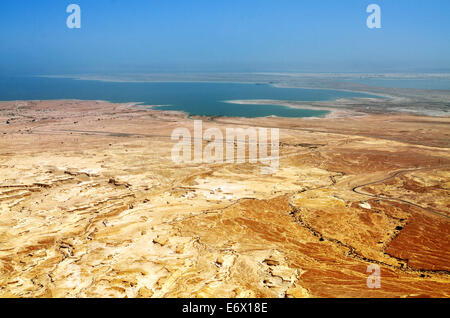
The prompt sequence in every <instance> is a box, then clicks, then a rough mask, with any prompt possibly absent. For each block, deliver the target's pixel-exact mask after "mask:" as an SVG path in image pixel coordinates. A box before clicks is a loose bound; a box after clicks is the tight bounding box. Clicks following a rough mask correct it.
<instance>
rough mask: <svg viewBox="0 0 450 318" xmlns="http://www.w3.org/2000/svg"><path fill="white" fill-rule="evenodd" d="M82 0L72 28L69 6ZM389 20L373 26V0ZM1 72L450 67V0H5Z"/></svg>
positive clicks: (0, 24)
mask: <svg viewBox="0 0 450 318" xmlns="http://www.w3.org/2000/svg"><path fill="white" fill-rule="evenodd" d="M70 3H76V4H78V5H79V6H80V7H81V21H82V24H81V29H69V28H67V26H66V20H67V17H68V16H69V13H66V7H67V6H68V5H69V4H70ZM371 3H376V4H378V5H379V6H380V7H381V21H382V28H381V29H369V28H368V27H367V26H366V19H367V17H368V16H369V15H370V14H369V13H366V8H367V6H368V5H369V4H371ZM1 6H2V10H1V18H0V29H1V30H2V31H1V33H0V43H2V45H1V46H0V74H19V75H42V74H81V73H95V74H104V73H152V72H314V73H327V72H332V73H336V72H342V73H360V72H362V73H388V72H419V73H423V72H429V73H432V72H449V71H450V37H449V34H450V33H449V30H450V20H449V19H448V18H447V17H446V14H447V12H450V2H448V1H442V0H433V1H423V0H422V1H421V0H414V1H411V0H409V1H406V0H399V1H395V2H392V1H386V0H374V1H362V0H350V1H345V3H342V2H337V1H330V0H326V1H320V3H318V2H316V1H302V2H300V1H283V2H282V3H280V2H279V1H268V0H258V1H256V0H249V1H235V0H231V1H230V0H228V1H222V0H217V1H205V0H198V1H189V2H186V1H167V2H161V1H140V0H131V1H121V0H115V1H113V0H98V1H95V2H94V1H87V0H78V1H74V0H73V1H59V2H55V1H51V0H43V1H39V2H32V3H30V2H29V1H25V0H18V1H4V2H2V5H1Z"/></svg>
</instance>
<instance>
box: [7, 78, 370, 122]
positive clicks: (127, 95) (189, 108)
mask: <svg viewBox="0 0 450 318" xmlns="http://www.w3.org/2000/svg"><path fill="white" fill-rule="evenodd" d="M346 97H347V98H348V97H375V96H371V95H367V94H359V93H352V92H344V91H335V90H315V89H300V88H276V87H273V86H270V85H261V84H236V83H114V82H101V81H80V80H73V79H60V78H37V77H0V100H3V101H7V100H31V99H35V100H47V99H80V100H105V101H110V102H117V103H125V102H141V103H143V104H144V105H165V106H158V107H155V108H156V109H161V110H177V111H183V112H186V113H188V114H190V115H199V116H230V117H249V118H253V117H265V116H270V115H274V116H278V117H315V116H324V115H326V114H327V113H328V112H327V111H321V110H308V109H294V108H289V107H285V106H279V105H242V104H230V103H226V102H225V101H227V100H250V99H273V100H285V101H326V100H335V99H337V98H346Z"/></svg>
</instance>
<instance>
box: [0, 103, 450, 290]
mask: <svg viewBox="0 0 450 318" xmlns="http://www.w3.org/2000/svg"><path fill="white" fill-rule="evenodd" d="M203 125H204V126H205V129H206V128H208V127H217V128H219V129H222V130H225V129H226V128H228V127H277V128H279V129H280V164H279V169H278V171H276V172H275V173H273V174H271V175H262V174H261V173H260V164H259V163H257V164H251V163H244V164H238V163H234V164H230V163H223V164H204V163H203V164H194V163H192V164H176V163H174V162H173V161H172V159H171V149H172V147H173V145H174V141H173V140H171V138H170V136H171V133H172V131H173V130H174V129H175V128H178V127H187V128H189V129H191V128H192V126H193V118H189V117H187V116H185V115H183V114H180V113H175V112H162V111H156V110H152V109H145V108H143V107H138V106H136V105H133V104H112V103H107V102H101V101H78V100H55V101H11V102H0V297H449V296H450V276H449V274H450V241H449V240H450V223H449V217H450V149H449V147H450V118H449V117H443V116H441V117H439V116H434V117H431V116H423V115H411V114H401V113H396V114H382V113H379V114H361V113H359V114H358V115H351V114H350V115H347V116H339V117H334V118H333V117H330V118H315V119H301V118H295V119H294V118H290V119H287V118H254V119H248V118H213V119H208V120H206V119H205V120H204V122H203ZM204 142H205V143H206V141H204ZM373 264H374V265H378V266H379V267H380V283H381V286H380V288H369V287H368V286H367V278H368V276H369V275H370V273H368V272H367V268H368V266H370V265H373Z"/></svg>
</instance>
